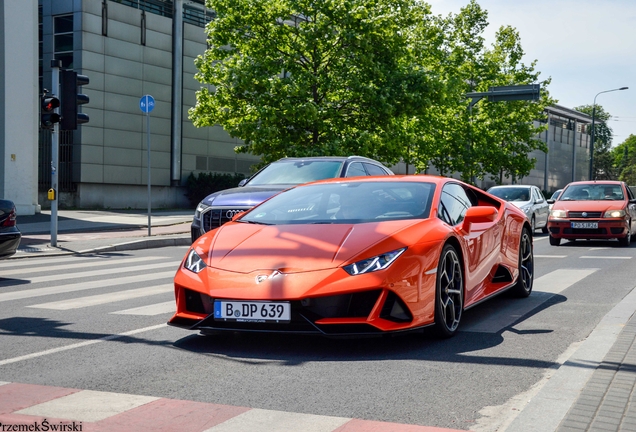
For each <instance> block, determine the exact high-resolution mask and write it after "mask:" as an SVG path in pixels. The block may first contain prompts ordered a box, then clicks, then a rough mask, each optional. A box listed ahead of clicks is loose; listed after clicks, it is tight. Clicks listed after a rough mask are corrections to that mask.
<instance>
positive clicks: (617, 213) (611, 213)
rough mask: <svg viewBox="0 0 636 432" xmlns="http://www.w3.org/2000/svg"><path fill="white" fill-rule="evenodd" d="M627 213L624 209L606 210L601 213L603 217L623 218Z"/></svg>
mask: <svg viewBox="0 0 636 432" xmlns="http://www.w3.org/2000/svg"><path fill="white" fill-rule="evenodd" d="M626 215H627V213H625V210H608V211H606V212H605V214H604V215H603V217H604V218H624V217H625V216H626Z"/></svg>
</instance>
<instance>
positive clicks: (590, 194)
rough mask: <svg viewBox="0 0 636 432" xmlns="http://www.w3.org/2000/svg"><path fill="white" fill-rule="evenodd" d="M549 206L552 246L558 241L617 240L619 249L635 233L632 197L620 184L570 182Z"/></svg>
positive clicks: (635, 208) (635, 209)
mask: <svg viewBox="0 0 636 432" xmlns="http://www.w3.org/2000/svg"><path fill="white" fill-rule="evenodd" d="M550 203H551V204H554V205H553V206H552V210H551V211H550V219H549V221H548V230H549V231H550V244H551V245H552V246H559V244H560V243H561V240H562V239H565V240H576V239H618V242H619V244H620V245H621V246H629V243H630V242H631V241H632V239H633V237H632V236H633V235H635V234H636V197H635V196H634V193H633V192H632V191H631V189H630V188H629V187H627V185H626V184H625V183H624V182H620V181H582V182H573V183H570V184H568V185H567V186H566V187H565V188H564V189H563V192H562V193H561V195H559V198H558V199H557V200H556V201H552V200H550Z"/></svg>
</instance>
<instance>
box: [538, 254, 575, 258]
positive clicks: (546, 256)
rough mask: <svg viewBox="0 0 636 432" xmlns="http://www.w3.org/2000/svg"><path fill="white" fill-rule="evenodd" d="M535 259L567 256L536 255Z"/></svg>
mask: <svg viewBox="0 0 636 432" xmlns="http://www.w3.org/2000/svg"><path fill="white" fill-rule="evenodd" d="M534 257H535V258H567V257H568V256H567V255H534Z"/></svg>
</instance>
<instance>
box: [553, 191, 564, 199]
mask: <svg viewBox="0 0 636 432" xmlns="http://www.w3.org/2000/svg"><path fill="white" fill-rule="evenodd" d="M561 192H563V189H559V190H557V191H556V192H554V193H553V194H552V196H551V197H550V199H553V200H556V199H557V198H559V195H561Z"/></svg>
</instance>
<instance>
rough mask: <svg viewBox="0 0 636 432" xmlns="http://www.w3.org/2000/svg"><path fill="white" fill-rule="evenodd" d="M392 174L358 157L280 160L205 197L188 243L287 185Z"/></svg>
mask: <svg viewBox="0 0 636 432" xmlns="http://www.w3.org/2000/svg"><path fill="white" fill-rule="evenodd" d="M376 175H380V176H381V175H393V172H392V171H391V170H390V169H388V168H387V167H385V166H384V165H382V164H381V163H380V162H378V161H375V160H373V159H369V158H365V157H361V156H349V157H344V156H343V157H340V156H320V157H306V158H284V159H280V160H277V161H276V162H272V163H271V164H269V165H267V166H266V167H264V168H262V169H261V170H260V171H258V172H257V173H256V174H254V175H253V176H252V177H250V178H249V179H245V180H242V181H241V182H240V183H239V187H236V188H232V189H226V190H222V191H219V192H215V193H213V194H210V195H208V196H207V197H205V199H204V200H203V201H201V202H200V203H199V205H198V206H197V209H196V211H195V213H194V219H193V221H192V228H191V235H192V242H193V243H194V241H195V240H196V239H198V238H199V237H201V236H202V235H203V234H205V233H206V232H208V231H210V230H211V229H214V228H217V227H219V226H221V225H223V224H224V223H225V222H228V221H229V220H230V219H232V217H233V216H234V215H235V214H237V213H242V212H244V211H245V210H249V209H250V208H252V207H254V206H255V205H256V204H260V203H261V202H263V201H265V200H266V199H267V198H269V197H271V196H272V195H275V194H277V193H278V192H280V191H282V190H285V189H287V188H289V187H291V186H294V185H297V184H301V183H308V182H312V181H316V180H323V179H327V178H335V177H358V176H376Z"/></svg>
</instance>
